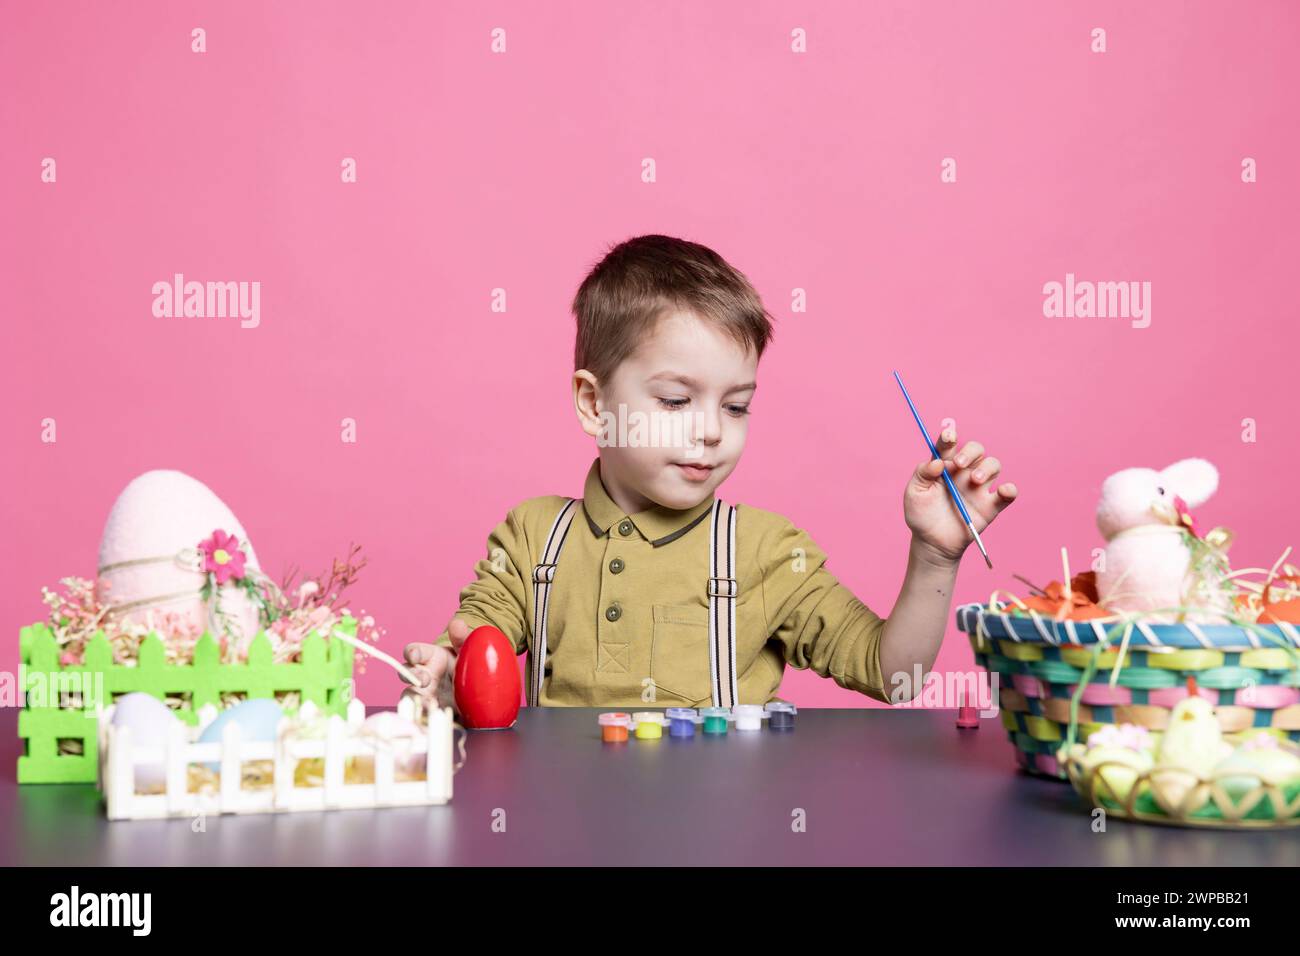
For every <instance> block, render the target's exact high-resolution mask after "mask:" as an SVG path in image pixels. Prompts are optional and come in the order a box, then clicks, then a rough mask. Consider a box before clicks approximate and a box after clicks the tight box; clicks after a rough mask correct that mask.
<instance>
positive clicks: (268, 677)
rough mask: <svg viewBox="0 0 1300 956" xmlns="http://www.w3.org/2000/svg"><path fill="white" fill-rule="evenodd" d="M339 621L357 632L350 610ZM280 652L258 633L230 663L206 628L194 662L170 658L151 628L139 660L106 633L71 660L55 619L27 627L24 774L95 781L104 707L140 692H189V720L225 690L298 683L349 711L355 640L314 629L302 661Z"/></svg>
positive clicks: (23, 777) (279, 689) (329, 708)
mask: <svg viewBox="0 0 1300 956" xmlns="http://www.w3.org/2000/svg"><path fill="white" fill-rule="evenodd" d="M338 627H339V629H340V630H342V631H343V632H344V633H346V634H348V635H350V636H355V634H356V628H357V622H356V620H355V619H353V618H351V617H345V618H343V620H342V621H341V622H340V624H339V625H338ZM271 653H272V652H271V642H270V640H269V639H268V638H267V636H266V635H265V634H264V633H261V634H258V635H257V636H256V637H255V638H253V641H252V642H251V644H250V646H249V650H248V661H247V662H246V663H242V664H223V663H221V654H220V648H219V646H218V644H217V641H216V640H215V639H214V638H213V637H212V635H211V634H204V635H203V636H202V637H201V638H200V639H199V641H198V643H197V644H196V645H195V648H194V660H193V663H190V664H168V663H166V661H165V652H164V648H163V642H162V639H161V638H160V637H159V636H158V635H157V634H150V635H149V636H148V637H146V638H145V639H144V641H143V642H142V643H141V645H140V657H139V660H138V661H137V662H136V663H135V664H133V665H127V664H114V663H113V657H112V649H111V648H110V647H109V644H108V640H107V638H105V637H104V635H103V634H102V633H100V634H96V635H95V637H94V638H93V639H92V640H91V641H90V643H89V644H88V645H87V646H86V654H85V663H83V664H80V665H68V666H63V665H61V664H60V663H59V648H58V644H57V643H56V642H55V639H54V634H53V633H52V632H51V631H50V629H49V627H47V626H46V625H45V624H33V625H32V626H31V627H24V628H22V630H21V632H20V634H19V655H18V657H19V663H18V687H19V689H20V690H21V691H23V695H24V700H23V708H22V710H21V711H20V712H19V714H18V736H19V737H20V738H22V740H23V742H24V744H25V747H24V752H23V753H22V754H20V755H19V757H18V782H19V783H94V782H95V779H96V773H97V769H98V766H99V721H98V719H97V717H96V709H97V708H98V707H105V708H106V707H108V706H109V705H111V704H112V703H113V701H115V700H116V699H117V698H118V697H120V696H121V695H123V694H129V693H131V692H133V691H143V692H144V693H147V694H152V695H153V696H154V697H157V698H158V699H159V700H162V699H164V698H166V697H169V696H172V697H177V696H179V697H183V698H184V699H185V701H186V705H185V706H184V707H183V708H182V709H180V710H178V711H176V712H175V713H176V716H178V717H179V718H180V719H181V720H183V721H184V722H185V723H186V724H189V725H195V724H197V723H198V711H199V710H200V708H202V707H203V706H204V705H206V704H211V705H213V706H214V707H217V708H220V707H221V695H222V694H230V693H235V694H242V695H244V696H245V697H247V698H249V699H253V698H258V697H262V698H269V697H274V696H275V695H276V694H279V693H284V692H297V693H298V695H299V702H300V704H301V703H306V702H307V701H311V702H312V703H313V704H315V705H316V706H317V707H318V708H320V709H321V710H322V711H323V712H324V713H326V714H331V715H338V716H340V717H342V716H345V715H346V713H347V705H348V701H349V700H350V699H351V698H352V688H353V684H352V665H353V661H354V655H355V654H356V651H355V650H354V649H353V648H352V646H351V645H350V644H348V643H346V642H344V641H340V640H335V641H326V640H325V639H324V638H323V637H321V636H320V635H319V634H317V633H315V632H313V633H312V634H309V635H308V636H307V637H306V638H305V639H304V640H303V643H302V653H301V655H300V657H301V659H300V660H299V661H296V662H294V663H290V664H274V663H272V661H271ZM69 691H80V692H81V694H82V699H81V701H80V705H79V706H76V707H69V706H60V705H61V704H65V705H66V703H67V701H66V699H61V698H65V695H66V694H67V693H68V692H69ZM66 739H73V740H80V741H81V742H82V752H81V753H80V754H61V753H59V741H60V740H66Z"/></svg>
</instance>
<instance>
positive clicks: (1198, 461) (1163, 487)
mask: <svg viewBox="0 0 1300 956" xmlns="http://www.w3.org/2000/svg"><path fill="white" fill-rule="evenodd" d="M1218 487H1219V473H1218V471H1217V470H1216V469H1215V467H1214V466H1213V465H1212V464H1210V463H1209V462H1208V461H1205V460H1204V459H1203V458H1187V459H1184V460H1183V461H1179V462H1175V463H1174V464H1172V465H1170V466H1169V467H1168V468H1166V469H1164V470H1163V471H1156V470H1154V469H1152V468H1127V469H1125V470H1124V471H1119V472H1116V473H1115V474H1113V475H1111V476H1110V477H1109V478H1107V479H1106V480H1105V481H1104V482H1102V486H1101V501H1100V502H1098V504H1097V527H1098V528H1099V529H1100V530H1101V533H1102V536H1103V537H1104V538H1105V539H1106V542H1107V544H1106V555H1105V564H1104V565H1103V566H1102V567H1101V568H1099V569H1098V571H1097V595H1098V597H1099V598H1100V603H1101V605H1102V606H1103V607H1105V608H1107V609H1109V610H1113V611H1143V612H1150V611H1157V610H1159V611H1162V612H1166V611H1168V609H1169V608H1175V607H1195V608H1199V609H1200V610H1199V611H1198V612H1196V613H1188V614H1187V615H1186V616H1185V617H1181V616H1180V615H1179V614H1178V613H1176V612H1169V613H1160V614H1158V615H1146V616H1145V617H1146V619H1147V620H1150V621H1163V622H1174V621H1178V620H1190V621H1193V622H1196V623H1202V624H1204V623H1217V622H1222V621H1223V620H1224V618H1223V613H1224V612H1227V611H1229V610H1231V599H1230V598H1229V597H1228V595H1227V592H1226V591H1225V590H1224V589H1222V588H1219V587H1214V586H1209V587H1207V586H1205V584H1204V582H1201V581H1198V580H1197V579H1196V577H1195V575H1193V574H1192V573H1191V571H1192V558H1193V554H1192V549H1191V548H1190V547H1189V543H1188V538H1187V532H1188V531H1191V532H1192V533H1193V534H1194V533H1195V530H1194V526H1193V525H1192V522H1191V515H1190V513H1189V509H1191V508H1195V507H1197V506H1199V505H1201V504H1204V503H1205V502H1206V501H1208V500H1209V498H1210V496H1211V495H1213V494H1214V492H1215V490H1216V489H1217V488H1218Z"/></svg>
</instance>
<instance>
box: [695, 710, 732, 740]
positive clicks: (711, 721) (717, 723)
mask: <svg viewBox="0 0 1300 956" xmlns="http://www.w3.org/2000/svg"><path fill="white" fill-rule="evenodd" d="M730 716H731V713H730V712H729V711H728V710H727V708H725V707H703V708H701V709H700V717H702V718H703V719H704V732H705V733H706V734H725V733H726V732H727V719H728V718H729V717H730Z"/></svg>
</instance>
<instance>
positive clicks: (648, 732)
mask: <svg viewBox="0 0 1300 956" xmlns="http://www.w3.org/2000/svg"><path fill="white" fill-rule="evenodd" d="M797 712H798V711H797V710H796V709H795V706H794V704H788V703H786V702H785V701H780V700H778V701H773V702H772V703H770V704H767V705H765V706H761V707H760V706H759V705H758V704H737V705H736V706H735V707H732V708H730V709H728V708H726V707H701V708H700V709H699V710H696V709H695V708H693V707H669V708H668V709H667V710H666V711H663V712H662V713H661V712H659V711H657V710H643V711H638V712H636V713H633V714H626V713H622V712H618V711H615V712H613V713H605V714H601V715H600V716H599V717H597V718H596V723H597V724H598V725H599V726H600V739H601V740H603V741H604V742H605V743H607V744H616V743H624V742H625V741H627V739H628V738H629V737H636V738H637V739H638V740H657V739H659V738H660V737H662V736H663V735H664V728H665V727H666V728H667V729H668V736H670V737H694V736H695V729H696V728H697V727H699V728H700V730H701V731H702V732H703V733H704V734H705V735H706V736H714V737H717V736H722V735H725V734H726V733H727V730H728V729H729V728H730V725H731V724H735V725H736V730H744V731H748V730H762V729H763V721H765V720H766V721H767V722H768V727H769V729H771V730H794V715H795V714H796V713H797Z"/></svg>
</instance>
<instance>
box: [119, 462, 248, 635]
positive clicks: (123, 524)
mask: <svg viewBox="0 0 1300 956" xmlns="http://www.w3.org/2000/svg"><path fill="white" fill-rule="evenodd" d="M218 530H220V531H222V532H224V533H225V534H226V535H232V536H233V538H234V541H231V540H229V539H226V538H224V537H223V538H222V539H221V540H220V541H219V542H218V544H219V545H223V546H224V547H220V548H217V549H216V550H218V551H219V552H220V554H219V555H218V558H219V559H221V560H222V561H223V563H225V562H232V563H231V568H232V570H233V568H235V567H236V566H237V565H238V564H239V561H240V558H239V556H238V555H236V554H235V552H236V551H239V552H242V563H243V567H242V573H243V574H248V573H250V572H252V571H255V570H256V569H257V567H258V564H257V556H256V555H255V554H254V552H253V546H252V545H251V544H250V543H249V541H248V535H247V534H246V533H245V531H244V527H243V525H242V524H240V522H239V520H238V519H237V518H236V517H235V515H234V513H233V512H232V511H231V510H230V508H228V507H227V506H226V504H225V502H223V501H222V500H221V499H220V498H218V497H217V496H216V495H215V494H214V493H213V492H212V490H211V489H210V488H208V486H207V485H205V484H203V482H201V481H198V480H197V479H195V478H191V477H190V476H189V475H187V474H184V473H183V472H179V471H171V470H158V471H147V472H145V473H144V474H142V475H140V476H139V477H137V478H135V479H133V480H132V481H131V483H130V484H128V485H127V486H126V488H125V489H123V491H122V493H121V494H120V495H118V497H117V501H115V502H114V503H113V508H112V510H111V511H109V513H108V520H107V522H105V524H104V534H103V537H102V538H101V539H100V543H99V564H98V578H99V582H100V584H99V587H100V598H101V599H102V600H108V601H109V602H111V603H112V604H113V605H114V606H115V607H119V608H121V610H120V611H118V612H117V614H118V617H119V620H125V621H127V622H131V623H141V624H145V625H150V624H152V623H154V622H155V621H157V620H158V615H159V614H161V613H165V612H171V613H175V614H177V615H179V616H180V617H181V618H182V619H183V620H184V621H186V622H187V623H189V624H191V625H193V626H194V627H197V628H198V629H199V630H209V631H211V632H212V633H213V634H214V636H220V633H221V629H220V628H219V627H217V626H216V625H215V624H214V623H213V622H212V621H210V619H209V614H208V609H207V608H206V607H205V605H204V602H203V599H202V597H201V595H200V594H199V590H200V588H202V586H203V583H204V579H205V573H204V572H203V571H202V570H201V568H202V567H203V553H202V551H201V550H200V545H201V544H202V543H203V542H205V541H211V540H212V539H213V532H214V531H218ZM217 594H218V598H217V600H218V601H219V602H220V603H219V605H217V606H219V607H220V609H221V611H222V612H223V614H224V615H225V617H226V619H227V621H228V623H229V625H230V627H231V629H232V631H233V632H234V633H235V635H236V636H238V637H241V638H243V639H245V640H247V639H251V638H252V637H253V635H254V634H256V633H257V630H258V615H257V607H256V606H255V605H254V604H253V603H252V602H251V601H250V600H249V599H248V596H247V595H246V594H245V593H244V592H243V591H242V590H241V589H240V588H239V587H238V586H237V584H236V583H235V581H234V580H233V579H228V580H227V582H226V583H225V584H224V585H222V586H221V587H219V588H218V590H217ZM151 615H152V617H151Z"/></svg>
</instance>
